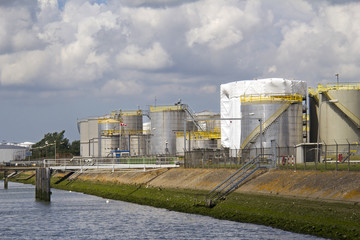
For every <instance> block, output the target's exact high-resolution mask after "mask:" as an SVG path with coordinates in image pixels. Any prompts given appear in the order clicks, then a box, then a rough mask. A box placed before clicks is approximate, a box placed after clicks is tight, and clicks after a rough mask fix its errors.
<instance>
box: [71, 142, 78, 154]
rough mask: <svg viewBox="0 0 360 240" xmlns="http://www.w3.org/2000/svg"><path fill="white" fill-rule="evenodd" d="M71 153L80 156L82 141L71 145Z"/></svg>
mask: <svg viewBox="0 0 360 240" xmlns="http://www.w3.org/2000/svg"><path fill="white" fill-rule="evenodd" d="M70 153H72V155H73V156H80V140H75V141H73V142H72V143H71V146H70Z"/></svg>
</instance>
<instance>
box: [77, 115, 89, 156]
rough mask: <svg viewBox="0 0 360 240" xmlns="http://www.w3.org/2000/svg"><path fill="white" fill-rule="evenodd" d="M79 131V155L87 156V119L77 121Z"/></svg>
mask: <svg viewBox="0 0 360 240" xmlns="http://www.w3.org/2000/svg"><path fill="white" fill-rule="evenodd" d="M78 127H79V133H80V156H82V157H89V134H88V121H87V120H80V121H78Z"/></svg>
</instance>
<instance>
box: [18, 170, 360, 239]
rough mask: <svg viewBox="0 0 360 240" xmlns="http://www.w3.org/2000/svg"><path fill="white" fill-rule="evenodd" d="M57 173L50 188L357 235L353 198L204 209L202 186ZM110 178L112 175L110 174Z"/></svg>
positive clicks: (254, 200)
mask: <svg viewBox="0 0 360 240" xmlns="http://www.w3.org/2000/svg"><path fill="white" fill-rule="evenodd" d="M170 173H171V171H169V174H170ZM172 174H174V172H172ZM104 175H110V174H108V173H107V174H104ZM165 175H166V174H162V175H161V177H163V178H165V177H166V176H165ZM26 176H28V175H26V174H22V175H20V176H18V178H17V180H15V179H13V181H18V182H23V183H28V184H34V182H35V179H34V178H31V179H29V180H24V179H25V178H26ZM111 176H113V175H111ZM130 176H133V177H134V176H137V177H138V178H139V174H132V175H128V176H127V178H130ZM60 177H61V175H58V174H56V175H55V176H53V177H52V180H51V181H52V187H53V188H58V189H63V190H69V191H70V190H71V191H77V192H83V193H86V194H91V195H96V196H100V197H103V198H106V199H114V200H122V201H127V202H133V203H137V204H143V205H149V206H154V207H159V208H166V209H168V210H173V211H179V212H186V213H194V214H201V215H206V216H211V217H214V218H218V219H226V220H232V221H238V222H247V223H255V224H261V225H266V226H271V227H275V228H279V229H283V230H287V231H292V232H297V233H303V234H310V235H315V236H319V237H325V238H330V239H360V204H358V202H346V203H345V202H341V201H333V202H332V201H322V200H309V199H305V198H297V197H284V196H280V195H266V194H254V193H242V192H234V193H232V194H230V195H229V196H228V197H227V198H226V200H225V201H222V202H220V203H219V204H217V205H216V206H215V207H213V208H207V207H205V205H204V199H205V194H206V193H207V192H208V190H199V189H197V190H193V189H180V188H166V187H161V186H154V185H149V184H146V183H144V181H143V183H141V181H137V180H136V179H135V178H134V179H132V180H131V181H129V182H135V183H137V184H129V183H123V182H121V181H120V182H119V181H115V180H111V181H110V180H104V179H102V178H101V177H102V174H96V175H90V174H88V175H87V176H85V177H83V178H79V179H78V180H76V181H73V182H71V183H69V182H68V181H66V180H65V181H63V182H61V183H60V184H54V183H55V182H56V181H57V180H59V179H60ZM113 178H114V179H116V176H114V177H113ZM158 178H160V177H158ZM21 179H23V180H21ZM139 182H140V183H139ZM148 182H149V181H147V183H148Z"/></svg>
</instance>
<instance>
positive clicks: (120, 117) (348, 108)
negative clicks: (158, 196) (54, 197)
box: [78, 78, 360, 162]
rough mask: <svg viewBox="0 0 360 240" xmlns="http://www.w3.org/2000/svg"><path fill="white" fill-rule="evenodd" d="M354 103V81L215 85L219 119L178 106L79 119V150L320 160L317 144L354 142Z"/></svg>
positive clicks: (86, 153) (358, 115) (359, 128)
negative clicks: (309, 85) (272, 152)
mask: <svg viewBox="0 0 360 240" xmlns="http://www.w3.org/2000/svg"><path fill="white" fill-rule="evenodd" d="M308 94H309V95H308ZM359 103H360V84H359V83H354V84H341V85H339V84H336V85H327V86H326V87H324V86H322V85H319V87H318V88H317V89H315V90H314V89H309V91H308V89H307V84H306V82H305V81H301V80H289V79H283V78H267V79H256V80H244V81H235V82H230V83H226V84H221V86H220V113H213V112H209V111H203V112H200V113H195V112H193V111H192V110H191V108H190V106H189V105H187V104H183V103H181V101H179V102H177V103H175V104H174V105H156V106H150V107H149V109H147V110H140V109H138V110H119V111H113V112H111V113H110V114H108V115H105V116H100V117H90V118H87V119H83V120H79V121H78V129H79V132H80V147H81V149H80V152H81V156H83V157H120V156H154V155H156V156H163V155H165V156H184V155H185V153H186V152H188V151H198V153H199V151H200V152H201V154H202V155H204V151H207V152H211V153H216V152H218V151H219V150H220V149H221V150H225V151H227V153H226V154H223V155H226V156H228V157H230V158H232V159H238V160H241V161H246V160H247V159H251V158H253V157H255V156H256V155H258V154H259V153H260V152H259V151H262V153H269V152H270V150H271V146H276V148H277V151H278V153H277V154H278V156H294V158H298V159H297V160H296V161H297V162H303V161H306V160H305V159H308V158H309V157H306V154H310V153H311V154H314V153H315V151H314V149H315V150H316V152H317V153H318V154H319V155H321V154H322V153H321V147H322V145H323V144H331V143H335V144H342V143H343V144H345V143H346V144H355V143H357V144H359V142H360V141H359V139H360V108H359V107H358V104H359ZM309 116H310V117H309ZM314 144H316V145H314ZM319 149H320V150H319ZM348 149H349V150H348V152H350V148H348ZM319 151H320V153H319ZM351 151H352V152H355V151H357V150H354V149H352V150H351ZM198 153H196V154H195V155H194V156H198V155H197V154H198ZM201 154H200V155H201ZM336 154H338V151H336ZM200 155H199V156H200ZM296 155H298V156H296ZM325 155H326V154H325ZM348 155H349V154H348ZM213 156H214V158H216V157H217V156H215V155H213ZM308 156H310V155H308ZM334 156H335V155H334ZM323 158H324V156H321V157H320V156H319V157H318V161H321V159H323ZM325 158H326V156H325ZM309 159H312V158H309ZM313 159H315V158H313ZM312 161H315V160H312Z"/></svg>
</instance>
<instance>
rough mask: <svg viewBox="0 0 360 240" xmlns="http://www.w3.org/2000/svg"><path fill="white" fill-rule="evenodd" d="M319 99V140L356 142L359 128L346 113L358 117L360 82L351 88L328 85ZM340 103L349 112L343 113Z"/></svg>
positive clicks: (344, 142)
mask: <svg viewBox="0 0 360 240" xmlns="http://www.w3.org/2000/svg"><path fill="white" fill-rule="evenodd" d="M329 96H331V97H330V98H329ZM320 99H322V100H321V116H320V142H325V143H326V144H335V143H337V144H347V143H354V142H358V141H359V139H360V128H359V126H357V125H356V124H355V123H354V122H353V121H352V120H351V118H350V117H349V116H348V115H349V114H350V113H351V114H353V115H354V117H353V118H357V119H360V84H359V85H353V88H352V87H349V86H347V85H345V86H338V87H337V86H333V87H330V88H329V89H328V91H327V92H323V93H322V96H321V97H320ZM331 100H335V102H331ZM329 101H330V102H329ZM340 105H341V106H343V107H345V108H346V109H347V110H348V111H349V114H347V113H346V112H345V113H344V112H343V111H342V110H341V106H340ZM339 106H340V108H339Z"/></svg>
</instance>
